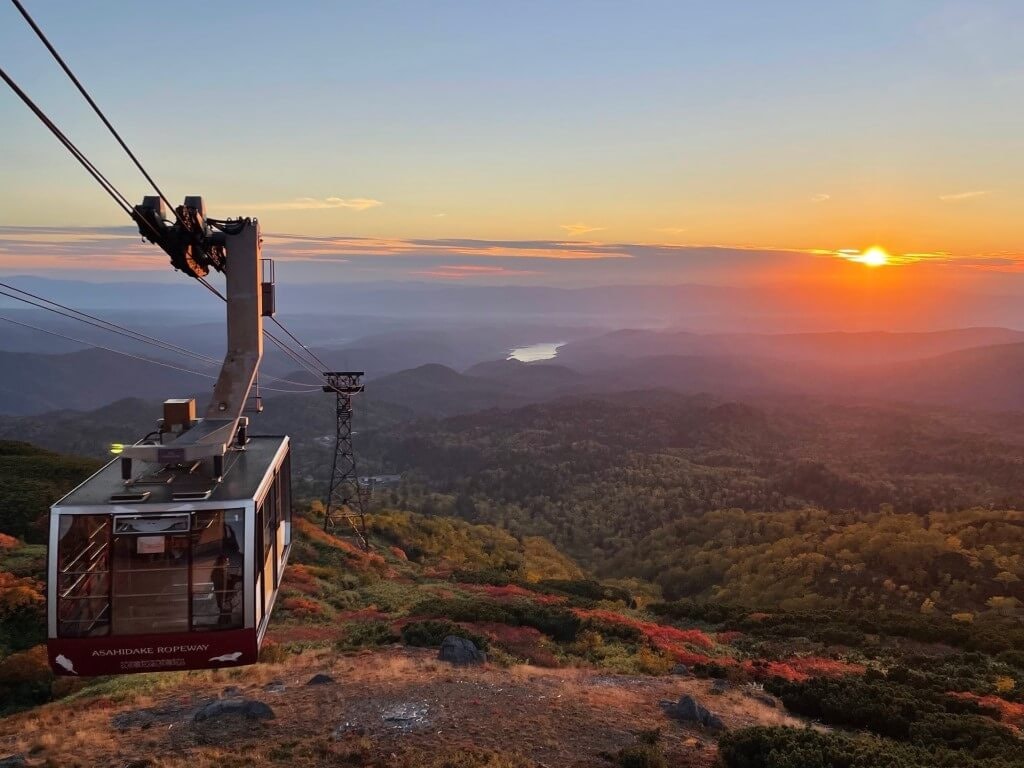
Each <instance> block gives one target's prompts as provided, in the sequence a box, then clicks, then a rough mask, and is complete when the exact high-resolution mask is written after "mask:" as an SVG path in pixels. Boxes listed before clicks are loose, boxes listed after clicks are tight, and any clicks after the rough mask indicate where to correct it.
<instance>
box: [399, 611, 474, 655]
mask: <svg viewBox="0 0 1024 768" xmlns="http://www.w3.org/2000/svg"><path fill="white" fill-rule="evenodd" d="M449 635H455V636H456V637H464V638H466V639H467V640H470V641H472V643H473V644H474V645H475V646H476V647H477V648H479V649H480V650H482V651H485V650H487V647H488V642H487V638H486V637H482V636H480V635H478V634H476V633H474V632H470V631H469V630H468V629H465V628H463V627H460V626H459V625H458V624H455V623H453V622H451V621H445V620H443V619H442V620H435V619H427V620H426V621H413V622H410V623H409V624H406V625H405V626H404V627H402V642H403V643H405V644H406V645H412V646H416V647H418V648H436V647H438V646H440V645H441V643H442V642H443V641H444V639H445V638H446V637H448V636H449Z"/></svg>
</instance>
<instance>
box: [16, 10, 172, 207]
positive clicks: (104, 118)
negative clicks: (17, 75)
mask: <svg viewBox="0 0 1024 768" xmlns="http://www.w3.org/2000/svg"><path fill="white" fill-rule="evenodd" d="M11 2H12V3H14V7H15V8H17V9H18V12H19V13H21V15H22V16H23V17H24V18H25V21H27V22H28V25H29V26H30V27H32V31H33V32H35V33H36V35H37V36H38V37H39V39H40V40H41V41H42V42H43V45H45V46H46V50H48V51H49V52H50V55H51V56H53V58H54V59H55V60H56V61H57V63H58V64H59V65H60V68H61V69H63V70H64V73H65V74H66V75H67V76H68V77H69V78H70V79H71V82H72V83H74V84H75V87H76V88H78V92H79V93H81V94H82V96H83V97H84V98H85V100H86V101H87V102H89V106H90V107H92V109H93V111H94V112H95V113H96V116H97V117H99V119H100V120H102V121H103V124H104V125H105V126H107V130H108V131H110V133H111V135H112V136H113V137H114V138H115V139H117V143H118V144H120V145H121V149H123V150H124V151H125V153H126V154H127V155H128V157H130V158H131V160H132V162H133V163H135V167H136V168H138V169H139V172H140V173H141V174H142V175H143V176H145V177H146V181H148V182H149V183H150V184H151V185H152V187H153V189H154V190H156V193H157V194H158V195H159V196H160V199H161V200H163V201H164V203H165V204H166V205H167V207H168V208H169V209H170V210H171V211H173V212H174V215H175V216H177V215H178V214H177V211H176V210H175V208H174V206H173V205H171V203H170V201H169V200H168V199H167V197H166V196H165V195H164V193H163V192H162V191H161V190H160V187H159V186H157V183H156V182H155V181H154V180H153V177H152V176H150V175H149V173H148V172H147V171H146V169H145V168H143V167H142V163H141V162H139V159H138V158H137V157H136V156H135V153H134V152H132V151H131V149H129V147H128V145H127V144H126V143H125V141H124V139H122V138H121V134H119V133H118V132H117V131H116V130H115V129H114V126H113V125H111V124H110V121H109V120H108V119H107V116H106V115H104V114H103V110H101V109H100V108H99V105H97V104H96V102H95V101H93V98H92V96H90V95H89V92H88V91H87V90H85V86H84V85H82V83H81V81H80V80H79V79H78V78H77V77H75V73H74V72H72V71H71V67H69V66H68V65H67V62H65V61H64V58H63V57H62V56H61V55H60V54H59V53H58V52H57V49H56V48H54V47H53V45H52V44H51V43H50V41H49V39H48V38H47V37H46V35H45V34H43V30H41V29H40V28H39V25H38V24H36V22H35V19H33V18H32V16H31V15H30V14H29V12H28V11H27V10H26V9H25V6H24V5H22V4H21V2H20V0H11ZM129 210H133V209H129Z"/></svg>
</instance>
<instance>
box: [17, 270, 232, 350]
mask: <svg viewBox="0 0 1024 768" xmlns="http://www.w3.org/2000/svg"><path fill="white" fill-rule="evenodd" d="M0 288H4V289H6V290H8V291H16V292H17V293H20V294H23V295H25V296H28V297H30V298H33V299H36V300H38V301H44V302H46V303H47V304H52V305H53V306H55V307H59V308H60V309H63V310H67V311H68V312H73V313H74V314H76V315H81V316H82V317H83V318H85V319H88V320H95V321H96V322H97V323H102V324H103V326H109V328H107V330H109V331H110V332H111V333H119V334H122V335H126V334H127V335H130V336H131V337H133V338H135V339H136V340H137V341H141V342H143V343H146V344H153V345H155V346H158V347H161V348H163V349H166V350H167V351H168V352H177V353H178V354H180V355H185V356H187V357H194V358H196V359H197V360H202V361H203V362H204V363H210V364H211V365H219V364H220V362H221V361H219V360H216V359H214V358H212V357H210V356H208V355H203V354H200V353H199V352H193V351H192V350H190V349H185V348H184V347H180V346H178V345H177V344H173V343H171V342H169V341H163V340H162V339H157V338H155V337H153V336H149V335H147V334H145V333H141V332H139V331H133V330H132V329H131V328H126V327H124V326H123V325H118V324H117V323H112V322H110V321H109V320H104V319H103V318H101V317H96V316H95V315H90V314H89V313H88V312H82V311H81V310H79V309H74V308H72V307H68V306H65V305H64V304H61V303H59V302H56V301H54V300H53V299H47V298H45V297H43V296H39V295H37V294H34V293H32V292H31V291H26V290H24V289H22V288H15V287H14V286H13V285H8V284H7V283H4V282H0ZM11 298H14V297H11ZM36 306H38V305H36Z"/></svg>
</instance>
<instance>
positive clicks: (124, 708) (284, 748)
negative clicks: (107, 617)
mask: <svg viewBox="0 0 1024 768" xmlns="http://www.w3.org/2000/svg"><path fill="white" fill-rule="evenodd" d="M316 675H322V676H324V677H321V678H319V680H318V682H317V684H310V681H311V680H313V678H314V677H315V676H316ZM713 685H714V683H713V682H712V681H709V680H699V679H696V678H693V677H688V676H667V677H646V676H636V677H633V676H621V675H611V674H607V673H604V672H601V671H600V670H594V669H565V668H563V669H541V668H537V667H531V666H513V667H509V668H502V667H498V666H495V665H486V666H471V667H456V666H452V665H450V664H447V663H444V662H441V661H438V660H437V651H436V650H433V651H432V650H421V649H411V648H399V647H394V648H387V649H382V650H380V651H375V652H364V653H361V654H359V655H349V656H344V655H338V654H337V653H336V652H334V651H327V650H313V651H307V652H305V653H302V654H300V655H298V656H293V657H290V658H289V659H288V660H287V661H286V662H284V663H281V664H260V665H257V666H255V667H251V668H246V669H239V670H233V671H231V672H201V673H183V674H180V675H164V676H159V677H155V676H143V677H137V678H119V679H118V681H117V686H116V687H112V688H110V689H109V690H108V689H104V688H102V687H100V688H98V689H96V690H93V691H91V692H90V691H89V690H88V689H86V690H84V691H82V693H81V694H79V695H78V696H72V697H70V698H67V699H63V700H61V701H58V702H55V703H52V704H49V705H46V706H44V707H41V708H38V709H35V710H32V711H30V712H26V713H23V714H19V715H14V716H11V717H8V718H6V719H3V720H0V766H2V765H4V762H3V758H5V757H6V756H14V760H13V761H12V762H11V763H10V764H11V765H25V766H61V768H64V767H65V766H67V767H68V768H71V767H73V766H83V767H84V766H97V767H103V768H107V767H110V768H128V767H131V768H164V767H166V766H190V768H207V767H209V768H213V767H214V766H216V768H232V767H234V766H239V767H240V766H250V765H256V766H320V765H325V766H326V765H353V766H360V765H361V766H381V767H383V766H387V767H388V768H392V767H394V768H412V766H424V768H446V767H448V766H451V767H452V768H477V766H480V767H481V768H482V767H484V766H487V767H488V768H506V767H508V768H514V767H519V766H548V767H549V768H555V766H557V767H558V768H566V767H571V766H577V767H579V768H582V767H583V766H606V767H607V766H609V765H612V764H613V763H611V762H609V759H608V757H607V755H609V754H613V753H616V752H617V751H618V750H620V749H623V748H625V747H629V746H631V745H633V744H635V743H636V742H637V738H638V734H642V732H644V731H653V730H660V731H661V734H662V736H661V743H662V745H663V748H664V751H665V754H666V756H667V757H668V759H669V764H670V765H673V766H708V765H712V764H713V763H714V760H715V732H713V731H711V730H708V729H706V728H704V727H703V726H701V725H699V724H696V723H685V722H681V721H680V720H679V719H678V717H677V714H678V708H677V707H673V706H671V704H672V703H674V702H677V701H678V700H679V699H680V697H682V696H691V697H693V698H694V699H696V701H697V702H699V703H700V704H701V705H703V706H705V707H707V709H709V710H710V711H711V712H712V713H713V714H715V715H717V716H718V717H720V718H721V721H722V722H723V723H724V726H725V728H727V729H733V728H741V727H746V726H750V725H756V724H771V725H779V724H790V725H800V724H801V723H800V721H798V720H797V719H796V718H793V717H790V716H789V715H787V714H786V713H785V712H784V711H783V710H782V709H781V708H780V707H778V706H777V705H776V703H775V702H774V701H773V700H772V699H771V697H767V696H765V695H764V694H763V693H761V692H759V691H758V690H756V689H755V688H750V687H729V686H725V690H724V691H723V692H716V691H713ZM719 685H720V686H721V684H719ZM238 702H248V705H243V704H238ZM211 705H214V706H211ZM262 705H266V707H264V706H262ZM267 707H269V711H268V709H267ZM239 710H241V711H239ZM271 715H272V716H271Z"/></svg>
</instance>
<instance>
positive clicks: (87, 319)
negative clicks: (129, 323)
mask: <svg viewBox="0 0 1024 768" xmlns="http://www.w3.org/2000/svg"><path fill="white" fill-rule="evenodd" d="M5 289H10V290H11V291H17V292H19V293H23V294H26V295H28V296H30V297H32V298H25V296H19V295H16V294H13V293H8V292H7V290H5ZM0 296H4V297H6V298H9V299H14V300H15V301H20V302H22V303H24V304H28V305H30V306H32V307H36V308H37V309H42V310H46V311H47V312H52V313H54V314H56V315H59V316H61V317H64V318H67V319H68V320H75V321H78V322H80V323H84V324H86V325H91V326H93V327H95V328H99V329H100V330H101V331H108V332H110V333H115V334H117V335H119V336H124V337H125V338H127V339H129V340H131V341H136V342H141V343H143V344H150V345H151V346H156V347H158V348H160V349H163V350H165V351H168V352H177V353H178V354H182V355H187V356H189V357H193V358H195V359H197V360H200V361H201V362H204V363H208V364H210V365H220V364H221V363H222V361H220V360H217V359H215V358H212V357H209V356H208V355H203V354H200V353H198V352H193V351H192V350H190V349H185V348H184V347H179V346H178V345H176V344H171V343H170V342H164V341H161V340H160V339H157V338H154V337H151V336H147V335H146V334H143V333H139V332H137V331H133V330H131V329H130V328H124V327H123V326H119V325H117V324H116V323H110V322H109V321H106V320H103V319H102V318H99V317H95V316H93V315H89V314H87V313H84V312H79V310H76V309H72V308H71V307H65V306H64V305H63V304H58V303H57V302H55V301H51V300H50V299H46V298H43V297H42V296H36V294H32V293H29V292H28V291H22V290H21V289H19V288H14V287H13V286H8V285H7V284H6V283H0ZM42 302H45V303H42ZM47 304H52V305H54V306H47ZM65 310H66V311H65ZM71 313H76V314H71ZM77 315H83V317H78V316H77ZM93 321H96V322H93ZM10 322H15V321H13V320H12V321H10ZM108 325H109V326H112V327H107V326H108ZM26 327H32V328H34V327H35V326H27V325H26ZM39 330H42V329H39ZM43 333H49V331H45V330H43ZM58 335H59V334H58ZM76 341H77V339H76ZM81 343H83V344H89V342H84V341H83V342H81ZM94 346H98V348H100V349H108V348H107V347H103V346H99V345H94ZM109 351H113V352H116V351H117V350H109ZM140 359H148V358H140ZM203 375H204V376H205V375H207V374H203ZM211 378H216V377H211ZM265 378H267V379H268V380H270V381H276V382H280V383H283V384H293V385H295V386H297V387H307V388H309V390H308V391H310V392H312V391H313V390H315V389H318V387H316V386H315V385H313V384H311V383H309V382H305V381H293V380H291V379H285V378H281V377H279V376H270V375H266V376H265ZM264 389H271V388H270V387H264ZM271 391H280V392H286V391H287V392H291V391H293V390H271Z"/></svg>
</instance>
